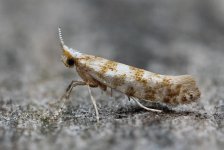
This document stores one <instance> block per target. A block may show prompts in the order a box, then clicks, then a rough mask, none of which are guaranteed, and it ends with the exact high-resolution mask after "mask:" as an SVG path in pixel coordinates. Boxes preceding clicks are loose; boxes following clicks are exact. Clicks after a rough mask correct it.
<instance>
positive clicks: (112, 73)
mask: <svg viewBox="0 0 224 150" xmlns="http://www.w3.org/2000/svg"><path fill="white" fill-rule="evenodd" d="M58 33H59V38H60V45H61V49H62V55H61V59H62V62H63V63H64V65H65V66H66V67H69V68H75V69H76V71H77V73H78V74H79V76H80V77H81V78H82V81H72V82H71V83H70V84H69V86H68V87H67V89H66V92H65V94H64V95H63V97H62V98H65V99H68V98H69V96H70V94H71V91H72V89H73V88H74V87H76V86H84V85H85V86H87V87H88V90H89V93H90V96H91V100H92V102H93V105H94V108H95V112H96V118H97V121H99V113H98V109H97V105H96V101H95V99H94V98H93V96H92V94H91V90H90V88H97V87H99V88H100V89H102V90H103V91H106V90H107V88H110V89H111V90H113V89H115V90H117V91H120V92H121V93H124V94H126V95H127V96H128V97H129V98H132V99H133V100H135V101H136V102H137V104H138V105H139V106H140V107H142V108H144V109H146V110H150V111H157V112H161V110H156V109H151V108H147V107H145V106H144V105H142V104H141V103H140V102H139V100H146V101H151V102H162V103H166V104H186V103H191V102H194V101H196V100H197V99H199V97H200V91H199V88H198V87H197V84H196V81H195V79H194V78H193V77H192V76H191V75H180V76H170V75H160V74H157V73H152V72H149V71H146V70H143V69H139V68H136V67H133V66H129V65H125V64H122V63H118V62H115V61H111V60H108V59H105V58H101V57H97V56H93V55H87V54H83V53H81V52H79V51H78V50H75V49H73V48H69V47H67V46H66V45H65V44H64V41H63V39H62V34H61V29H60V28H58Z"/></svg>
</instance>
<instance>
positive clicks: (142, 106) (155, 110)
mask: <svg viewBox="0 0 224 150" xmlns="http://www.w3.org/2000/svg"><path fill="white" fill-rule="evenodd" d="M132 99H133V100H134V101H135V102H136V103H137V104H138V105H139V106H140V107H141V108H143V109H145V110H148V111H153V112H162V110H158V109H152V108H148V107H146V106H144V105H142V104H141V103H140V102H139V101H138V100H137V99H136V98H134V97H132Z"/></svg>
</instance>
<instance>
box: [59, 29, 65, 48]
mask: <svg viewBox="0 0 224 150" xmlns="http://www.w3.org/2000/svg"><path fill="white" fill-rule="evenodd" d="M58 36H59V39H60V42H61V47H62V48H63V46H64V41H63V38H62V34H61V28H60V27H59V28H58Z"/></svg>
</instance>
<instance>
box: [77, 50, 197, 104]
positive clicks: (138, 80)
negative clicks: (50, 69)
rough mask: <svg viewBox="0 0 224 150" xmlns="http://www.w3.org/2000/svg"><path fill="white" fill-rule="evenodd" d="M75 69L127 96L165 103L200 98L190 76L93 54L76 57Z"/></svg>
mask: <svg viewBox="0 0 224 150" xmlns="http://www.w3.org/2000/svg"><path fill="white" fill-rule="evenodd" d="M76 66H77V68H79V69H82V70H83V72H84V73H87V74H89V75H91V76H92V77H93V78H94V79H95V80H97V81H99V82H100V83H101V84H103V85H105V86H107V87H110V88H113V89H116V90H119V91H121V92H122V93H125V94H126V95H127V96H129V97H137V98H139V99H144V100H150V101H158V102H165V103H169V104H180V103H190V102H192V101H195V100H196V99H198V98H199V97H200V91H199V89H198V88H197V86H196V83H195V80H194V79H193V77H192V76H189V75H183V76H165V75H159V74H155V73H152V72H149V71H146V70H143V69H139V68H135V67H132V66H128V65H125V64H122V63H117V62H114V61H111V60H107V59H104V58H101V57H96V56H92V55H85V54H82V55H79V57H78V58H77V59H76Z"/></svg>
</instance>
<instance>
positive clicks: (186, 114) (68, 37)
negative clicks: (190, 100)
mask: <svg viewBox="0 0 224 150" xmlns="http://www.w3.org/2000/svg"><path fill="white" fill-rule="evenodd" d="M58 26H61V27H62V31H63V35H64V41H65V43H66V44H67V45H68V46H71V47H73V48H76V49H79V50H80V51H82V52H84V53H88V54H94V55H97V56H101V57H105V58H110V59H113V60H116V61H119V62H123V63H126V64H129V65H134V66H137V67H140V68H143V69H147V70H150V71H153V72H156V73H161V74H171V75H179V74H192V75H194V76H195V77H196V78H197V81H198V84H199V86H200V89H201V92H202V97H201V99H200V101H199V102H197V103H195V104H191V105H184V106H177V107H173V106H166V105H163V104H149V103H147V104H146V105H147V106H151V107H153V108H159V109H163V110H164V112H163V113H161V114H160V113H153V112H147V111H145V110H142V109H141V108H139V107H138V106H137V105H136V104H135V103H134V102H133V101H128V99H127V98H126V97H125V96H124V95H122V94H120V93H118V92H115V93H114V97H110V96H108V95H107V94H106V93H102V92H101V91H100V90H99V89H94V90H93V94H94V97H95V98H96V99H97V105H98V107H99V113H100V123H99V124H97V123H96V120H95V113H94V109H93V106H92V104H91V101H90V98H89V95H88V90H87V88H85V87H79V88H76V90H75V91H74V92H73V94H72V97H71V102H70V103H69V104H68V105H67V106H63V107H62V102H58V100H59V98H60V97H61V96H62V94H63V92H64V90H65V88H66V86H67V85H68V84H69V82H70V81H71V80H73V79H77V78H78V76H77V74H76V73H74V70H69V69H67V68H65V67H64V66H63V64H62V63H61V61H60V47H59V41H58V36H57V27H58ZM223 62H224V2H223V0H187V1H186V0H185V1H183V0H169V1H167V0H113V1H105V0H89V1H88V0H74V1H71V0H70V1H69V0H64V1H59V0H57V1H55V0H54V1H53V0H49V1H35V0H16V1H14V0H7V1H6V0H0V149H1V150H3V149H4V150H6V149H14V150H15V149H19V150H23V149H38V150H39V149H42V150H45V149H54V150H59V149H81V150H87V149H91V150H98V149H108V150H109V149H111V150H115V149H128V150H135V149H136V150H137V149H138V150H144V149H172V150H174V149H178V150H179V149H183V150H188V149H203V150H204V149H224V121H223V119H224V65H223ZM61 107H62V108H63V109H60V108H61Z"/></svg>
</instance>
